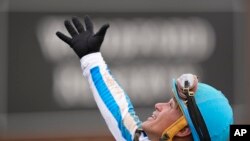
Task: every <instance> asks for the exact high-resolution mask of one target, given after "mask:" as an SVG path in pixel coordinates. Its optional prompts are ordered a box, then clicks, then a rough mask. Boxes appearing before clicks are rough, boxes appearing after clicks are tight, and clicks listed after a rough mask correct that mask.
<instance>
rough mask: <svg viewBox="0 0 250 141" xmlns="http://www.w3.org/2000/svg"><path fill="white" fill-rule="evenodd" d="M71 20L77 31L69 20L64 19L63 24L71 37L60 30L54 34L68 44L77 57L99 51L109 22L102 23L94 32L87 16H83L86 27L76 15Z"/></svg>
mask: <svg viewBox="0 0 250 141" xmlns="http://www.w3.org/2000/svg"><path fill="white" fill-rule="evenodd" d="M72 22H73V24H74V26H75V28H76V29H77V31H76V30H75V28H74V27H73V25H72V24H71V23H70V21H68V20H65V21H64V25H65V27H66V29H67V31H68V32H69V34H70V35H71V37H72V38H70V37H68V36H66V35H64V34H63V33H61V32H56V35H57V36H58V37H59V38H60V39H61V40H63V41H64V42H66V43H67V44H69V45H70V46H71V48H72V49H73V50H74V51H75V53H76V54H77V55H78V56H79V58H82V57H83V56H85V55H87V54H90V53H94V52H99V51H100V47H101V44H102V42H103V39H104V36H105V34H106V31H107V29H108V27H109V24H105V25H103V26H102V27H101V28H100V30H99V31H98V32H97V33H96V34H94V30H93V23H92V21H91V20H90V18H89V16H85V17H84V22H85V25H86V29H85V28H84V26H83V25H82V24H81V22H80V21H79V20H78V19H77V18H76V17H73V18H72Z"/></svg>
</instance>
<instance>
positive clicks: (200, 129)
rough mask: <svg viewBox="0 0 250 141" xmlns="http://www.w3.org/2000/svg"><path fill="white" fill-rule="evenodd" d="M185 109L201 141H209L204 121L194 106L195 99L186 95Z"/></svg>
mask: <svg viewBox="0 0 250 141" xmlns="http://www.w3.org/2000/svg"><path fill="white" fill-rule="evenodd" d="M187 101H188V102H187V107H188V112H189V113H190V117H191V120H192V121H193V124H194V127H195V129H196V131H197V133H198V135H199V137H200V139H201V140H202V141H211V138H210V136H209V132H208V130H207V126H206V124H205V121H204V119H203V117H202V115H201V113H200V110H199V108H198V107H197V105H196V102H195V98H194V97H193V96H189V95H187Z"/></svg>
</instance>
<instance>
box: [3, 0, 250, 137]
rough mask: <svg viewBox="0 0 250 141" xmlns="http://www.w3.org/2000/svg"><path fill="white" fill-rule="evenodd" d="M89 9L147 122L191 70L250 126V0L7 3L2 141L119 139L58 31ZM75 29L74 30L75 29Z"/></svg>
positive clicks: (32, 0) (123, 82)
mask: <svg viewBox="0 0 250 141" xmlns="http://www.w3.org/2000/svg"><path fill="white" fill-rule="evenodd" d="M86 14H87V15H89V16H90V17H91V18H92V19H93V22H94V26H95V31H97V30H98V29H99V28H100V27H101V26H102V25H103V24H105V23H109V24H110V28H109V29H108V32H107V34H106V37H105V40H104V42H103V46H102V50H101V51H102V53H103V56H104V58H105V60H106V62H107V64H108V65H109V67H110V70H111V72H112V74H113V75H114V76H115V78H116V79H117V80H118V81H119V83H120V84H121V85H122V87H123V88H124V89H125V91H126V92H127V93H128V95H129V96H130V98H131V100H132V103H133V104H134V106H135V110H136V112H137V114H138V116H139V117H140V119H141V120H142V121H144V120H145V119H146V118H147V117H148V116H150V115H151V114H152V111H153V110H154V104H155V103H157V102H164V101H167V100H168V99H169V98H170V96H169V94H170V92H171V87H170V86H171V81H172V79H173V78H177V77H178V76H180V75H181V74H182V73H194V74H197V75H198V77H199V79H200V81H202V82H205V83H208V84H210V85H212V86H214V87H216V88H217V89H219V90H221V91H222V92H223V93H224V94H225V96H226V97H227V98H228V99H229V102H230V104H231V105H232V107H233V110H234V116H235V123H236V124H249V123H250V120H249V119H250V112H249V109H247V107H249V106H250V104H249V102H248V100H249V99H250V95H249V92H248V91H247V87H248V85H247V84H250V81H249V71H250V68H249V65H250V64H249V60H250V58H249V54H248V53H249V51H250V50H249V46H250V42H249V36H250V30H249V28H250V26H249V14H250V2H248V1H247V0H209V1H200V0H174V1H170V0H158V1H157V2H156V1H151V0H137V1H134V0H127V1H116V0H106V1H98V0H43V1H39V0H0V140H1V141H12V140H18V141H23V140H25V141H31V140H35V141H42V140H44V141H52V140H53V141H66V140H67V141H78V140H86V141H87V140H88V141H96V140H104V141H105V140H106V141H113V140H114V139H113V137H112V136H111V134H110V132H109V130H108V128H107V127H106V125H105V122H104V120H103V119H102V117H101V114H100V113H99V111H98V109H97V107H96V104H95V102H94V100H93V97H92V94H91V92H90V90H89V88H88V84H87V83H86V80H85V79H84V78H83V77H82V72H81V68H80V62H79V58H78V57H77V56H76V55H75V54H74V52H73V51H72V50H71V48H69V47H68V46H67V45H66V44H65V43H64V42H62V41H61V40H59V39H58V38H57V37H56V35H55V32H56V31H62V32H64V33H67V32H66V30H65V27H64V24H63V22H64V20H65V19H71V17H72V16H77V17H80V18H81V20H82V19H83V17H84V15H86ZM67 34H68V33H67Z"/></svg>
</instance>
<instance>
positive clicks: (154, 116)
mask: <svg viewBox="0 0 250 141" xmlns="http://www.w3.org/2000/svg"><path fill="white" fill-rule="evenodd" d="M157 115H158V114H157V113H156V111H154V112H153V113H152V115H151V116H150V117H148V120H156V119H157Z"/></svg>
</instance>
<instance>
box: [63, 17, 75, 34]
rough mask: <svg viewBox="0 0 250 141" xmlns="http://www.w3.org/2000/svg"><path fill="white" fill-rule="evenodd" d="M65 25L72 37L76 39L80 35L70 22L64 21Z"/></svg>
mask: <svg viewBox="0 0 250 141" xmlns="http://www.w3.org/2000/svg"><path fill="white" fill-rule="evenodd" d="M64 25H65V27H66V29H67V30H68V32H69V34H70V35H71V36H72V37H74V36H76V35H77V34H78V33H77V32H76V30H75V28H74V27H73V26H72V24H71V23H70V22H69V21H68V20H66V21H64Z"/></svg>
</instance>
